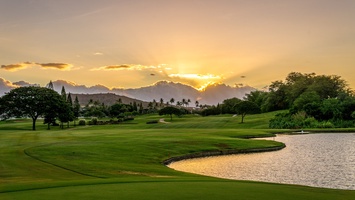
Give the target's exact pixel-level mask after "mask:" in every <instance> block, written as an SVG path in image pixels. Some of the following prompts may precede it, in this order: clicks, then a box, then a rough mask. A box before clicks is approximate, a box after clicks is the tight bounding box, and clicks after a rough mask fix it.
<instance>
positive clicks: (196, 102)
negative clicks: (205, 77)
mask: <svg viewBox="0 0 355 200" xmlns="http://www.w3.org/2000/svg"><path fill="white" fill-rule="evenodd" d="M198 104H200V103H199V102H198V101H197V100H196V101H195V105H196V108H197V107H198Z"/></svg>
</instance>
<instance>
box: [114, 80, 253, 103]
mask: <svg viewBox="0 0 355 200" xmlns="http://www.w3.org/2000/svg"><path fill="white" fill-rule="evenodd" d="M254 90H255V88H252V87H250V86H244V87H231V86H228V85H225V84H213V85H210V86H208V87H206V88H205V89H204V90H203V91H198V90H196V89H195V88H193V87H191V86H188V85H184V84H181V83H173V82H167V81H160V82H157V83H156V84H154V85H151V86H147V87H142V88H136V89H113V90H112V92H114V93H116V94H120V95H124V96H128V97H132V98H137V99H141V100H144V101H152V100H153V99H155V100H156V101H159V100H160V98H163V100H164V102H167V101H169V100H170V99H171V98H174V99H175V102H177V101H181V100H182V99H183V98H184V99H185V100H187V99H190V101H191V106H193V104H194V103H195V101H196V100H198V101H199V103H200V104H209V105H216V104H218V103H222V102H223V100H225V99H228V98H233V97H237V98H243V97H244V96H245V94H247V93H250V92H251V91H254Z"/></svg>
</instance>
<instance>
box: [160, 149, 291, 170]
mask: <svg viewBox="0 0 355 200" xmlns="http://www.w3.org/2000/svg"><path fill="white" fill-rule="evenodd" d="M282 144H283V145H281V146H276V147H266V148H254V149H231V150H220V151H206V152H199V153H192V154H186V155H182V156H175V157H171V158H168V159H166V160H164V161H163V162H162V164H164V165H165V166H168V165H169V164H171V163H173V162H178V161H182V160H188V159H193V158H203V157H211V156H223V155H233V154H246V153H261V152H269V151H278V150H281V149H283V148H285V147H286V145H285V144H284V143H282Z"/></svg>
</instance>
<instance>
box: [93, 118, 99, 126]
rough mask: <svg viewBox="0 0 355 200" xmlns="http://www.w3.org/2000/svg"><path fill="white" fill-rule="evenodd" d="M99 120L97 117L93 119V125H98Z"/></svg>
mask: <svg viewBox="0 0 355 200" xmlns="http://www.w3.org/2000/svg"><path fill="white" fill-rule="evenodd" d="M97 121H98V120H97V118H96V117H93V118H91V123H92V125H97Z"/></svg>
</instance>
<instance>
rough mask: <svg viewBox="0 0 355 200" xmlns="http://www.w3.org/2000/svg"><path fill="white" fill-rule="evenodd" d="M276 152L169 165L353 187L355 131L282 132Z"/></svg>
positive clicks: (269, 179)
mask: <svg viewBox="0 0 355 200" xmlns="http://www.w3.org/2000/svg"><path fill="white" fill-rule="evenodd" d="M275 140H277V141H281V142H283V143H285V144H286V146H287V147H286V148H285V149H283V150H280V151H276V152H265V153H254V154H239V155H228V156H218V157H209V158H197V159H191V160H185V161H179V162H175V163H172V164H170V165H169V167H171V168H173V169H176V170H179V171H185V172H191V173H196V174H202V175H207V176H215V177H221V178H228V179H237V180H255V181H265V182H274V183H289V184H299V185H308V186H315V187H326V188H337V189H350V190H355V134H353V133H347V134H345V133H334V134H333V133H332V134H304V135H292V136H290V135H281V136H278V137H276V138H275Z"/></svg>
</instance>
